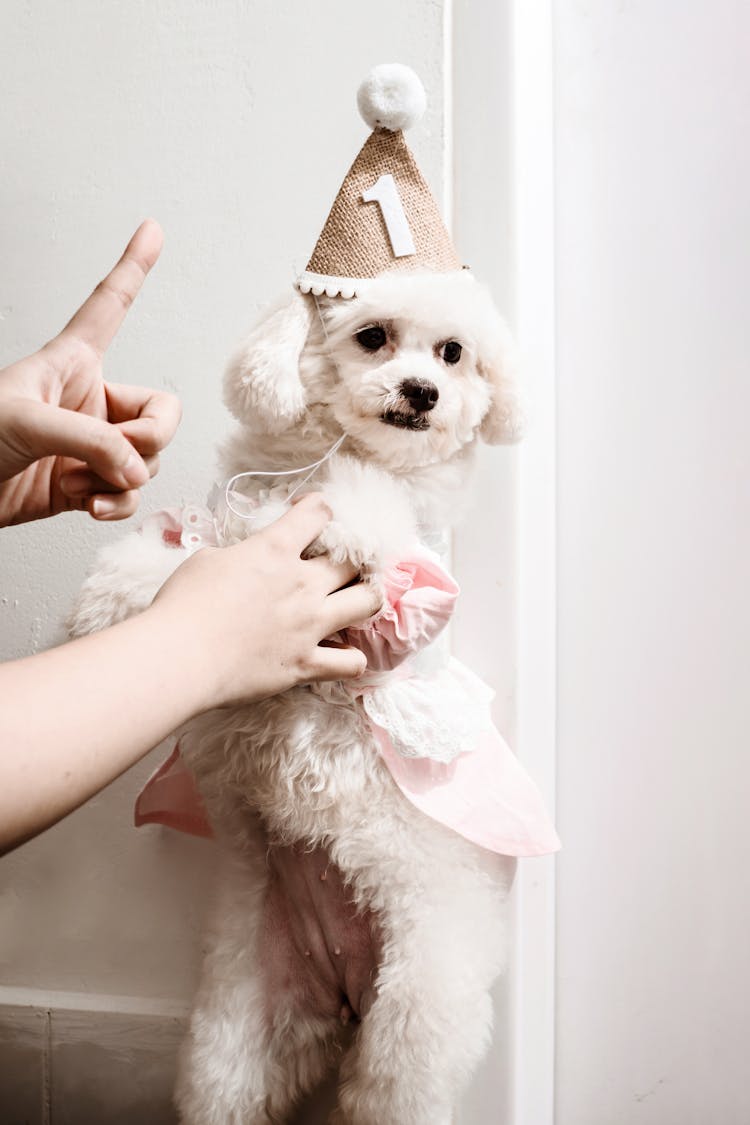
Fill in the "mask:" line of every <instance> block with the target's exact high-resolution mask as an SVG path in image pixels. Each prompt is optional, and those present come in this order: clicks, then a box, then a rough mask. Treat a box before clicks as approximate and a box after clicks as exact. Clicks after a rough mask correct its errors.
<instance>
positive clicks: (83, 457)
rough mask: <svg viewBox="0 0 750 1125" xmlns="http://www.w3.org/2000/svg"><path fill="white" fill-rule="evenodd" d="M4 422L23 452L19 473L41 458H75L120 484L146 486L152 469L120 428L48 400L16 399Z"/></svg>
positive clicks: (118, 485) (108, 479)
mask: <svg viewBox="0 0 750 1125" xmlns="http://www.w3.org/2000/svg"><path fill="white" fill-rule="evenodd" d="M5 422H6V425H7V426H8V427H9V429H11V430H12V432H15V434H16V437H17V440H18V444H19V445H20V447H21V449H22V450H23V454H21V456H20V457H19V460H21V458H22V459H23V463H20V464H19V466H18V469H17V470H16V471H17V472H20V471H21V470H22V469H24V468H26V467H27V466H28V465H30V464H31V463H32V462H34V461H37V460H38V459H39V458H40V457H49V456H60V457H74V458H76V460H78V461H84V462H85V463H86V464H87V465H88V466H89V467H90V468H91V469H92V470H93V471H94V472H95V473H97V474H98V476H100V477H102V478H103V479H104V480H106V481H107V482H108V483H109V484H112V485H114V486H115V487H116V488H124V489H129V488H134V487H138V486H140V485H142V484H145V483H146V481H147V480H148V479H149V472H148V469H147V468H146V466H145V464H144V463H143V460H142V458H141V457H140V455H139V454H138V453H137V452H136V450H135V449H134V448H133V446H132V445H131V444H130V442H129V441H128V439H127V438H126V437H125V436H124V434H123V433H122V432H121V431H120V430H119V429H118V427H117V426H114V425H112V424H111V423H110V422H105V421H104V419H102V418H94V417H92V415H90V414H79V413H78V412H77V411H75V410H65V409H63V408H62V407H60V406H51V405H50V404H49V403H45V402H34V401H33V400H29V399H18V400H16V402H15V403H14V404H13V406H10V404H9V410H8V411H7V412H6V417H5Z"/></svg>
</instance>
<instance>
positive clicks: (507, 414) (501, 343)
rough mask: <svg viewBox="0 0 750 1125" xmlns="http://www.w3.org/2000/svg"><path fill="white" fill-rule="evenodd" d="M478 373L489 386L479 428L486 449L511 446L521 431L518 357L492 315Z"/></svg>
mask: <svg viewBox="0 0 750 1125" xmlns="http://www.w3.org/2000/svg"><path fill="white" fill-rule="evenodd" d="M479 370H480V371H481V373H482V375H483V376H484V378H485V379H486V380H487V382H488V383H489V385H490V389H491V391H492V398H491V399H490V405H489V409H488V411H487V413H486V414H485V416H484V418H483V420H482V424H481V426H480V427H479V433H480V436H481V437H482V438H483V439H484V440H485V441H486V442H487V443H488V445H501V444H503V445H511V444H512V443H513V442H516V441H519V440H520V439H521V437H522V436H523V431H524V421H525V417H524V409H523V399H522V396H521V391H520V387H519V383H518V353H517V350H516V345H515V343H514V341H513V337H512V336H511V334H510V330H509V328H508V326H507V325H506V324H505V321H504V320H502V319H501V318H500V317H499V316H497V314H496V324H495V331H494V332H493V339H492V344H491V347H490V348H489V349H488V353H487V355H480V357H479Z"/></svg>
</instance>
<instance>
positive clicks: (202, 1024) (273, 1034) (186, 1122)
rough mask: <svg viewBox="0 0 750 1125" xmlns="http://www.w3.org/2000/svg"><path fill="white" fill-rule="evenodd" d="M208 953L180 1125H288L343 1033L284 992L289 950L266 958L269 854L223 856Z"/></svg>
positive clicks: (186, 1048)
mask: <svg viewBox="0 0 750 1125" xmlns="http://www.w3.org/2000/svg"><path fill="white" fill-rule="evenodd" d="M220 878H221V885H220V887H219V891H218V895H217V901H216V904H215V908H214V913H213V923H212V925H211V926H210V928H209V934H208V947H209V948H208V953H207V955H206V958H205V960H204V964H203V975H202V979H201V984H200V988H199V990H198V995H197V997H196V1001H195V1005H194V1008H193V1012H192V1016H191V1019H190V1028H189V1032H188V1035H187V1038H186V1040H185V1042H184V1043H183V1046H182V1050H181V1053H180V1060H179V1066H178V1078H177V1087H176V1091H175V1100H176V1103H177V1107H178V1109H179V1113H180V1120H181V1122H182V1123H183V1125H283V1123H284V1122H285V1120H286V1117H287V1116H288V1114H289V1113H290V1112H291V1109H292V1107H293V1105H294V1104H295V1102H296V1101H297V1100H298V1099H299V1098H300V1097H302V1095H303V1094H305V1093H307V1092H308V1091H310V1090H312V1089H313V1088H314V1087H315V1086H316V1085H317V1083H318V1082H319V1081H320V1080H321V1078H322V1077H323V1075H324V1074H325V1071H326V1069H327V1067H328V1065H329V1063H330V1061H331V1054H332V1051H331V1047H332V1042H333V1040H334V1038H335V1037H336V1034H337V1032H338V1030H339V1028H338V1024H337V1021H336V1020H332V1019H330V1018H324V1019H320V1018H316V1017H315V1016H314V1015H310V1014H308V1013H307V1012H306V1011H305V1009H304V1005H303V1006H301V1005H300V1004H299V1002H298V997H297V994H296V992H295V991H294V990H293V989H290V988H288V987H287V986H286V980H285V978H286V977H287V976H289V975H290V971H288V969H289V970H291V968H292V967H291V966H289V967H288V968H287V964H286V961H285V952H286V951H285V950H284V948H283V943H282V942H281V941H279V942H277V943H276V948H275V949H274V953H275V954H276V957H275V959H274V958H273V957H271V958H269V946H271V943H270V942H269V940H268V934H267V925H268V919H267V915H268V909H269V906H268V901H269V894H268V888H269V870H268V867H267V864H266V852H265V848H264V847H263V846H259V847H258V848H257V849H256V850H254V851H252V852H251V851H250V849H248V851H247V852H245V853H244V854H242V855H230V854H226V855H225V856H224V857H223V862H222V864H221V874H220Z"/></svg>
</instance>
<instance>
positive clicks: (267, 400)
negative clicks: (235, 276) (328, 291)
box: [224, 290, 311, 433]
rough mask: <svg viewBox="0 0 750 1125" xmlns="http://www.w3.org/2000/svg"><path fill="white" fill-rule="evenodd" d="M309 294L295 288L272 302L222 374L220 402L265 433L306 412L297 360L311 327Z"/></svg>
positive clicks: (288, 422) (275, 429) (284, 427)
mask: <svg viewBox="0 0 750 1125" xmlns="http://www.w3.org/2000/svg"><path fill="white" fill-rule="evenodd" d="M310 318H311V308H310V302H309V300H308V298H306V297H303V296H302V294H301V293H298V292H297V291H296V290H294V293H293V295H292V298H291V300H290V299H289V298H288V297H287V298H285V299H284V301H283V303H277V304H276V305H274V306H272V307H271V308H270V309H268V310H267V311H266V312H265V313H264V314H263V315H262V316H261V318H260V319H259V320H258V322H257V323H256V325H255V328H254V329H253V331H252V332H251V333H250V335H249V336H248V337H247V339H246V340H245V341H244V343H243V344H242V346H241V347H240V348H239V349H238V350H237V352H236V353H235V355H234V356H233V357H232V359H231V360H230V362H229V365H228V367H227V370H226V374H225V376H224V402H225V403H226V405H227V406H228V408H229V409H230V410H231V411H232V413H233V414H234V416H235V418H238V419H239V420H240V422H244V423H245V424H246V425H248V426H250V427H252V428H254V429H258V428H262V429H263V430H266V431H267V432H269V433H281V432H282V431H283V430H285V429H286V428H287V426H289V425H290V424H291V423H292V422H294V421H296V420H297V419H298V418H299V417H301V415H302V414H303V413H304V410H305V392H304V388H303V386H302V383H301V381H300V376H299V358H300V353H301V352H302V349H303V347H304V346H305V341H306V340H307V334H308V331H309V329H310Z"/></svg>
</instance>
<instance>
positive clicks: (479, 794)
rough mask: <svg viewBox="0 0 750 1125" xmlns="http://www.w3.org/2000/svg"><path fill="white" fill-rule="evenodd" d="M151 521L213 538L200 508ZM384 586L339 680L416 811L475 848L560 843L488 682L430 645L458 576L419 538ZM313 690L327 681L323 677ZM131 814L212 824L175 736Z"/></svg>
mask: <svg viewBox="0 0 750 1125" xmlns="http://www.w3.org/2000/svg"><path fill="white" fill-rule="evenodd" d="M147 527H148V529H149V530H151V531H152V530H154V529H157V530H159V531H160V533H161V536H162V539H163V541H164V542H165V543H167V544H170V545H173V546H183V547H185V548H187V549H188V550H194V549H196V548H197V547H198V546H202V545H204V544H207V543H211V542H216V539H215V536H214V533H213V530H212V529H213V517H212V515H211V513H210V512H209V511H208V510H207V509H205V510H204V509H199V508H186V509H181V510H180V509H170V510H169V511H165V512H159V513H157V514H156V515H155V516H152V517H150V520H149V521H148V523H147ZM383 586H384V591H385V604H384V606H383V609H382V610H381V611H380V613H379V614H377V616H376V617H374V618H372V619H371V620H370V621H368V622H367V623H366V624H365V625H363V626H359V627H357V628H352V629H347V630H345V631H344V632H343V633H341V634H339V638H340V639H342V640H343V641H344V642H345V643H347V644H351V645H355V646H356V647H357V648H359V649H361V650H362V651H363V652H364V653H365V654H366V656H367V672H366V673H365V675H364V676H363V677H362V678H361V679H360V680H358V681H357V682H356V684H350V685H346V690H347V691H348V693H349V695H350V698H352V699H354V700H356V705H357V706H360V707H362V708H363V710H364V711H365V713H366V715H367V718H368V720H369V723H370V727H371V730H372V733H373V736H374V741H375V744H376V746H377V749H378V752H379V753H380V756H381V758H382V760H383V762H384V763H385V765H386V767H387V768H388V770H389V772H390V774H391V776H392V778H393V780H394V782H395V783H396V785H397V786H398V788H399V789H400V790H401V792H402V793H403V795H404V797H406V799H407V800H408V801H410V802H411V803H412V805H414V806H415V807H416V808H418V809H419V810H420V811H421V812H422V813H424V814H425V815H426V816H429V817H431V818H432V819H433V820H436V821H439V822H440V823H441V824H443V825H445V826H447V827H448V828H450V829H452V830H453V831H454V832H457V833H459V835H461V836H464V837H465V838H466V839H467V840H471V842H472V843H474V844H478V845H479V846H480V847H482V848H487V849H489V850H490V851H493V852H499V853H500V854H502V855H511V856H534V855H545V854H547V853H550V852H554V851H557V850H558V848H559V847H560V841H559V839H558V837H557V833H556V832H555V829H554V827H553V825H552V822H551V820H550V818H549V816H548V814H547V811H546V809H545V806H544V801H543V800H542V796H541V794H540V792H539V790H538V789H537V787H536V785H535V784H534V782H533V781H532V780H531V778H530V777H529V776H528V774H527V773H526V771H525V770H524V769H523V768H522V767H521V765H520V763H519V762H518V759H517V758H516V757H515V755H514V754H513V753H512V751H511V750H510V748H509V747H508V746H507V744H506V743H505V742H504V740H503V739H502V738H501V736H500V734H499V733H498V731H497V729H496V728H495V726H494V725H493V723H492V720H491V717H490V701H491V699H492V692H491V691H490V689H489V688H488V687H487V686H486V685H485V684H484V683H482V681H481V680H479V679H478V678H477V677H476V676H475V675H474V674H473V673H472V672H470V671H469V669H468V668H466V667H465V666H464V665H463V664H461V663H459V661H457V660H453V659H451V658H449V657H447V655H446V654H445V653H444V652H443V651H442V650H441V649H440V646H435V645H433V642H434V641H435V640H436V638H437V637H438V636H439V634H440V633H441V632H442V630H443V629H444V628H445V626H446V625H447V623H448V621H449V619H450V617H451V614H452V613H453V609H454V607H455V603H456V598H457V597H458V593H459V590H458V586H457V585H456V583H455V582H454V581H453V579H452V578H451V576H450V575H449V574H448V573H447V571H446V570H444V569H443V567H442V566H441V565H440V563H439V561H438V559H437V556H436V555H434V554H432V552H430V551H428V550H426V549H421V548H420V549H419V550H418V551H416V552H415V553H414V554H413V555H412V556H411V557H410V558H407V559H403V560H401V561H400V562H398V563H396V564H395V565H393V566H391V567H388V568H387V569H386V571H385V574H384V576H383ZM318 690H321V691H322V692H323V693H325V691H326V687H325V685H321V686H320V688H319V689H318ZM339 693H340V685H339ZM135 823H136V825H141V824H152V823H158V824H166V825H168V826H169V827H171V828H177V829H179V830H181V831H183V832H189V833H192V834H193V835H197V836H209V837H210V836H212V835H213V833H212V831H211V826H210V824H209V822H208V819H207V817H206V812H205V808H204V805H203V801H202V799H201V797H200V794H199V792H198V790H197V788H196V785H195V781H194V779H193V775H192V773H191V772H190V770H189V769H188V768H187V766H186V765H185V763H184V762H183V760H182V758H181V756H180V752H179V746H175V749H174V750H173V752H172V754H171V755H170V757H169V758H168V759H167V761H166V762H164V764H163V765H162V766H160V767H159V769H158V770H157V771H156V772H155V773H154V774H153V775H152V776H151V777H150V778H149V780H148V782H147V783H146V785H145V787H144V788H143V790H142V791H141V793H140V794H139V796H138V798H137V801H136V806H135Z"/></svg>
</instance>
